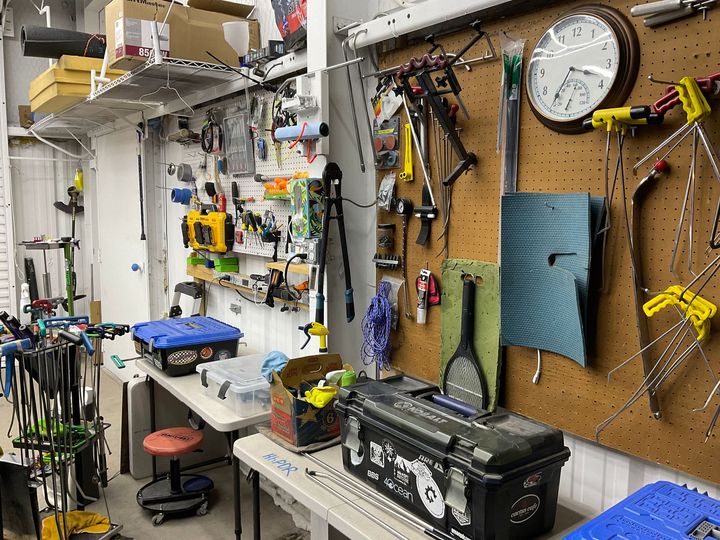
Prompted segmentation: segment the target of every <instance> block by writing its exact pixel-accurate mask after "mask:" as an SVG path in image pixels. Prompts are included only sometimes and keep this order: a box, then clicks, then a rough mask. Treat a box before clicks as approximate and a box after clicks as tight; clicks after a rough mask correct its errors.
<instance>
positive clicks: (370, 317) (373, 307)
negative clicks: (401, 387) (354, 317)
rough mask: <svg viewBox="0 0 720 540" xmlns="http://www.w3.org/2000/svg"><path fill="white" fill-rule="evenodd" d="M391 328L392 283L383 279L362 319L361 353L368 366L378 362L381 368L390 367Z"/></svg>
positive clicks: (386, 368)
mask: <svg viewBox="0 0 720 540" xmlns="http://www.w3.org/2000/svg"><path fill="white" fill-rule="evenodd" d="M391 328H392V306H391V305H390V283H389V282H387V281H381V282H380V285H379V287H378V292H377V294H376V295H375V296H373V298H372V300H370V306H369V307H368V310H367V311H366V312H365V316H364V317H363V320H362V331H363V345H362V350H361V351H360V354H361V356H362V360H363V363H364V364H365V365H366V366H368V365H370V364H372V363H373V362H377V365H378V367H379V368H380V369H385V370H388V369H390V331H391Z"/></svg>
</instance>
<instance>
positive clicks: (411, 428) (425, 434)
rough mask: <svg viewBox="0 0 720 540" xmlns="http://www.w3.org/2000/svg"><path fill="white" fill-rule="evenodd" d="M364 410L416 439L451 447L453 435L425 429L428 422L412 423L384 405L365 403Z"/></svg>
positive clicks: (372, 402)
mask: <svg viewBox="0 0 720 540" xmlns="http://www.w3.org/2000/svg"><path fill="white" fill-rule="evenodd" d="M363 409H365V412H366V413H368V414H370V415H372V416H375V417H376V418H377V419H379V420H382V421H384V422H387V423H389V424H391V425H394V426H396V427H398V428H400V429H402V430H403V431H406V432H408V433H411V434H413V435H415V436H416V437H418V438H420V439H421V440H425V441H432V442H433V443H436V444H439V445H442V446H443V447H445V448H447V447H449V446H450V443H451V442H452V440H453V436H452V435H448V434H447V433H443V432H441V431H438V430H429V429H425V427H424V426H425V425H427V424H428V423H427V422H425V421H422V424H420V423H416V422H411V421H409V420H407V419H406V418H403V417H402V416H400V415H398V414H397V412H398V411H396V410H395V409H393V408H391V407H388V406H387V405H384V404H382V403H376V402H374V401H365V403H364V404H363Z"/></svg>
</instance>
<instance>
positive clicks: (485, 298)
mask: <svg viewBox="0 0 720 540" xmlns="http://www.w3.org/2000/svg"><path fill="white" fill-rule="evenodd" d="M463 274H474V275H475V276H477V278H478V279H477V280H476V283H477V286H476V287H475V325H474V339H473V349H474V350H475V356H477V358H478V362H479V363H480V368H481V370H482V373H483V375H484V376H485V380H486V382H487V386H488V410H490V411H494V410H495V409H496V408H497V405H498V393H499V388H500V267H499V266H498V265H497V264H495V263H487V262H482V261H475V260H471V259H447V260H445V261H443V263H442V283H441V290H442V301H441V303H440V306H441V309H440V313H441V324H440V358H441V361H440V385H441V386H442V382H443V381H442V378H443V374H444V372H445V366H446V364H447V362H448V360H450V358H451V357H452V355H453V353H454V352H455V349H457V346H458V343H459V342H460V312H461V308H462V293H463Z"/></svg>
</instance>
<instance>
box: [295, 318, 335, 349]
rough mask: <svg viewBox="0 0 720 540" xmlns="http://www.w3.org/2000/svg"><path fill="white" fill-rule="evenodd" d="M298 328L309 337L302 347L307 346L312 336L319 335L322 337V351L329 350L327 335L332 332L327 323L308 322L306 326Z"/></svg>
mask: <svg viewBox="0 0 720 540" xmlns="http://www.w3.org/2000/svg"><path fill="white" fill-rule="evenodd" d="M298 330H302V331H303V333H304V334H305V336H306V337H307V339H306V340H305V343H303V345H302V347H300V348H301V349H304V348H305V346H306V345H307V344H308V343H310V336H318V337H319V338H320V352H321V353H326V352H328V348H327V337H328V335H329V334H330V331H329V330H328V329H327V327H326V326H325V325H323V324H320V323H319V322H311V323H307V324H306V325H305V326H298Z"/></svg>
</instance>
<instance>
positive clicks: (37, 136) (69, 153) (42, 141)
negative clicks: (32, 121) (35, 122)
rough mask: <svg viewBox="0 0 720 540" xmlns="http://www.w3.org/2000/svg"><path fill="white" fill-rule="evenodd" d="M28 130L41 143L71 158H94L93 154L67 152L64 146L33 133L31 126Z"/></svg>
mask: <svg viewBox="0 0 720 540" xmlns="http://www.w3.org/2000/svg"><path fill="white" fill-rule="evenodd" d="M28 132H29V133H31V134H32V136H33V137H35V138H36V139H37V140H38V141H40V142H41V143H45V144H47V145H48V146H49V147H51V148H54V149H55V150H57V151H58V152H61V153H63V154H65V155H66V156H70V157H71V158H75V159H88V158H90V159H95V156H93V155H92V154H90V156H88V155H87V154H86V155H77V154H73V153H72V152H68V151H67V150H65V149H64V148H61V147H59V146H58V145H57V144H55V143H52V142H50V141H48V140H47V139H43V138H42V137H41V136H40V135H38V134H37V133H35V131H33V128H31V127H30V128H28Z"/></svg>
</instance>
